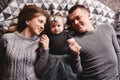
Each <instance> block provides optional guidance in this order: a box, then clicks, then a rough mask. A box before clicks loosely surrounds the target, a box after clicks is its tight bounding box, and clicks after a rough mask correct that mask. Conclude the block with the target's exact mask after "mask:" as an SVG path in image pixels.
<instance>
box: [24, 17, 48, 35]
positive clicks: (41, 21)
mask: <svg viewBox="0 0 120 80" xmlns="http://www.w3.org/2000/svg"><path fill="white" fill-rule="evenodd" d="M45 23H46V17H45V16H43V15H39V16H37V17H35V18H33V19H31V20H27V21H26V24H27V26H28V28H29V31H30V32H31V34H32V35H39V34H40V33H41V32H42V31H43V30H44V27H45Z"/></svg>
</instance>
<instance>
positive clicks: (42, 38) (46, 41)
mask: <svg viewBox="0 0 120 80" xmlns="http://www.w3.org/2000/svg"><path fill="white" fill-rule="evenodd" d="M40 44H41V46H42V48H43V49H44V50H48V49H49V38H48V36H47V35H45V34H42V35H41V36H40Z"/></svg>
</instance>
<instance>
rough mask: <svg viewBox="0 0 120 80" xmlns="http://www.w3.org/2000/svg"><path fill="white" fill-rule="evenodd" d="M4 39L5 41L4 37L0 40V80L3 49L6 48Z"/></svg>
mask: <svg viewBox="0 0 120 80" xmlns="http://www.w3.org/2000/svg"><path fill="white" fill-rule="evenodd" d="M4 41H5V40H4V39H1V40H0V80H2V79H1V77H2V72H3V71H2V70H3V69H2V66H3V59H4V55H5V50H6V48H5V45H4Z"/></svg>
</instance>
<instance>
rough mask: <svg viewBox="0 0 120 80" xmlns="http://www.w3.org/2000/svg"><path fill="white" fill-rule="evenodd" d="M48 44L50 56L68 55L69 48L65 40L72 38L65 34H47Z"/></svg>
mask: <svg viewBox="0 0 120 80" xmlns="http://www.w3.org/2000/svg"><path fill="white" fill-rule="evenodd" d="M48 37H49V40H50V44H49V48H50V54H56V55H63V54H68V53H69V48H68V44H67V40H68V39H69V38H71V37H72V36H70V35H68V34H67V33H66V32H62V33H60V34H52V33H49V34H48Z"/></svg>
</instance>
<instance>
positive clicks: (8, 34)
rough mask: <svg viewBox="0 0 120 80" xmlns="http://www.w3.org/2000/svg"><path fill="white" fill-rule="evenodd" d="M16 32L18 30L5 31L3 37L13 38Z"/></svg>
mask: <svg viewBox="0 0 120 80" xmlns="http://www.w3.org/2000/svg"><path fill="white" fill-rule="evenodd" d="M15 33H16V32H13V33H5V34H4V35H3V38H13V37H14V36H15Z"/></svg>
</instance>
